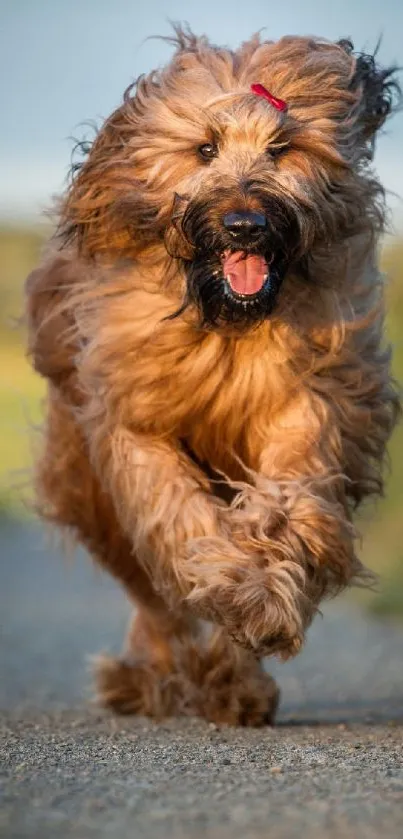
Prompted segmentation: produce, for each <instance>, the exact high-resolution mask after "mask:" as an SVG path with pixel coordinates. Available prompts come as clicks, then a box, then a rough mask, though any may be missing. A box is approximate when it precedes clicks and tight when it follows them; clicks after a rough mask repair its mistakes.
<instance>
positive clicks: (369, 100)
mask: <svg viewBox="0 0 403 839" xmlns="http://www.w3.org/2000/svg"><path fill="white" fill-rule="evenodd" d="M338 44H339V46H340V47H342V49H344V50H345V52H347V54H348V55H349V56H351V58H352V59H353V70H352V76H351V81H350V90H351V91H352V92H353V93H356V94H357V96H358V101H357V118H358V122H359V124H360V126H361V131H362V136H363V139H364V140H365V141H367V142H369V143H370V144H372V143H373V140H374V136H375V134H376V132H377V131H378V130H379V129H380V128H381V127H382V126H383V124H384V122H385V120H386V119H387V118H388V117H389V116H390V115H391V114H392V113H393V112H394V111H396V110H397V109H398V108H399V106H400V105H401V101H402V98H401V88H400V85H399V82H398V79H397V72H398V68H397V67H396V66H391V67H382V66H381V65H380V64H378V62H377V60H376V55H377V50H375V53H374V54H373V55H371V54H367V53H356V52H355V51H354V46H353V44H352V42H351V41H349V40H341V41H338Z"/></svg>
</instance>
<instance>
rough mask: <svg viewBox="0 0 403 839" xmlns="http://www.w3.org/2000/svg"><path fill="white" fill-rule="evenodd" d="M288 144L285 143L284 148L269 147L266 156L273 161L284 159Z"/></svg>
mask: <svg viewBox="0 0 403 839" xmlns="http://www.w3.org/2000/svg"><path fill="white" fill-rule="evenodd" d="M289 148H290V147H289V145H288V143H284V145H282V146H268V147H267V149H266V154H267V156H268V157H271V158H272V159H273V160H276V159H277V158H278V157H282V155H284V154H285V153H286V152H287V151H288V149H289Z"/></svg>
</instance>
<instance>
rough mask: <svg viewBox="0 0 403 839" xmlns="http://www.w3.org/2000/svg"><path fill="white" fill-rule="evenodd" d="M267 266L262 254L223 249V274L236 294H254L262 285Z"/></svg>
mask: <svg viewBox="0 0 403 839" xmlns="http://www.w3.org/2000/svg"><path fill="white" fill-rule="evenodd" d="M268 272H269V268H268V265H267V262H266V260H265V259H263V257H262V256H256V255H254V254H253V255H252V254H249V255H248V256H247V255H245V252H244V251H235V252H233V251H225V253H224V258H223V274H224V277H225V278H226V280H227V281H228V282H229V284H230V286H231V288H232V289H233V291H236V292H237V294H256V293H257V292H258V291H260V289H261V288H262V286H263V283H264V281H265V279H266V277H267V274H268Z"/></svg>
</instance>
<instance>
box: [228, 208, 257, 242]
mask: <svg viewBox="0 0 403 839" xmlns="http://www.w3.org/2000/svg"><path fill="white" fill-rule="evenodd" d="M223 224H224V227H225V229H226V230H228V233H229V235H230V236H231V238H232V239H234V240H235V241H236V242H250V241H252V240H254V239H258V238H259V236H260V235H261V234H262V233H263V232H264V230H265V229H266V227H267V220H266V216H264V215H263V213H254V212H251V211H249V210H238V212H236V213H227V215H225V216H224V218H223Z"/></svg>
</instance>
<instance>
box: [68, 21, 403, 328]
mask: <svg viewBox="0 0 403 839" xmlns="http://www.w3.org/2000/svg"><path fill="white" fill-rule="evenodd" d="M175 44H176V47H177V49H176V52H175V55H174V57H173V59H172V61H171V63H170V64H169V65H168V66H167V67H166V68H165V69H164V70H161V71H159V72H156V73H152V74H150V75H149V76H147V77H142V78H140V79H139V80H138V82H137V83H136V85H135V86H134V87H132V88H130V89H129V91H128V92H127V93H126V95H125V99H124V103H123V105H122V106H121V107H120V108H119V109H118V110H117V111H116V112H115V113H114V114H113V115H112V116H111V118H110V119H109V120H107V122H106V123H105V125H104V126H103V128H102V129H101V131H100V133H99V135H98V137H97V138H96V140H95V142H94V144H93V145H92V147H91V149H90V151H89V154H88V156H87V158H86V160H85V161H84V163H83V164H82V166H81V167H80V168H79V170H78V172H77V174H76V176H75V179H74V181H73V185H72V188H71V190H70V192H69V194H68V196H67V199H66V201H65V204H64V214H63V224H64V226H65V229H68V232H69V235H70V236H71V235H73V236H75V237H76V238H77V240H78V241H79V243H80V244H81V246H82V247H83V248H84V249H85V250H86V251H87V253H90V254H94V253H99V252H100V251H104V252H106V253H109V254H115V255H116V253H122V254H126V255H129V256H136V257H138V256H139V254H141V253H148V252H150V251H155V250H156V249H158V250H161V248H164V252H165V253H166V254H168V255H169V256H170V258H173V259H174V260H177V261H178V265H179V266H180V268H181V272H182V276H183V277H184V278H185V280H186V282H185V283H184V286H183V288H182V294H183V299H184V303H185V304H188V303H190V304H197V305H198V307H199V309H200V312H201V316H202V320H203V322H204V323H205V324H207V325H215V324H219V323H222V322H232V323H240V324H250V323H254V322H256V321H257V320H260V319H262V318H265V317H267V316H269V315H270V313H271V312H272V310H273V308H274V307H275V304H276V299H277V295H278V293H279V289H280V287H281V285H282V283H283V281H284V279H285V278H286V277H287V274H289V273H290V272H292V273H293V275H294V276H295V275H297V276H300V277H301V278H302V277H304V276H305V277H306V275H307V274H309V260H310V258H311V257H312V255H313V254H315V252H317V251H318V250H319V249H322V251H323V249H324V248H332V247H334V246H338V245H339V244H343V243H345V242H346V241H347V240H348V239H350V238H351V237H353V236H356V235H357V234H359V233H361V232H362V231H363V230H364V229H366V230H368V229H370V230H372V231H376V230H377V229H379V228H380V227H381V226H382V222H383V201H382V198H383V193H382V190H381V187H380V185H379V183H378V181H377V180H376V177H375V176H374V173H373V171H372V169H371V165H370V161H371V157H372V150H373V144H374V137H375V134H376V132H377V130H378V129H379V128H380V127H381V126H382V125H383V123H384V121H385V119H386V117H387V116H388V115H389V113H390V112H391V110H392V107H393V105H394V102H395V94H398V93H399V89H398V85H397V83H396V80H395V76H394V71H393V70H391V69H388V70H384V69H381V68H379V67H378V66H377V64H376V62H375V59H374V57H372V56H368V55H355V53H354V51H353V47H352V45H351V43H350V42H347V41H341V42H339V43H336V44H333V43H329V42H326V41H322V40H314V39H311V38H302V37H287V38H283V39H282V40H280V41H278V42H277V43H272V42H264V43H261V42H260V41H259V39H258V38H254V39H252V40H251V41H249V42H248V43H246V44H244V45H243V46H242V47H241V48H240V49H239V50H238V51H237V52H231V51H230V50H228V49H219V48H217V47H214V46H211V45H210V44H209V43H208V42H207V40H206V39H204V38H202V39H197V38H195V37H194V36H193V35H192V34H191V33H190V32H184V31H183V30H180V29H178V30H177V32H176V39H175ZM185 285H186V288H185Z"/></svg>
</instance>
